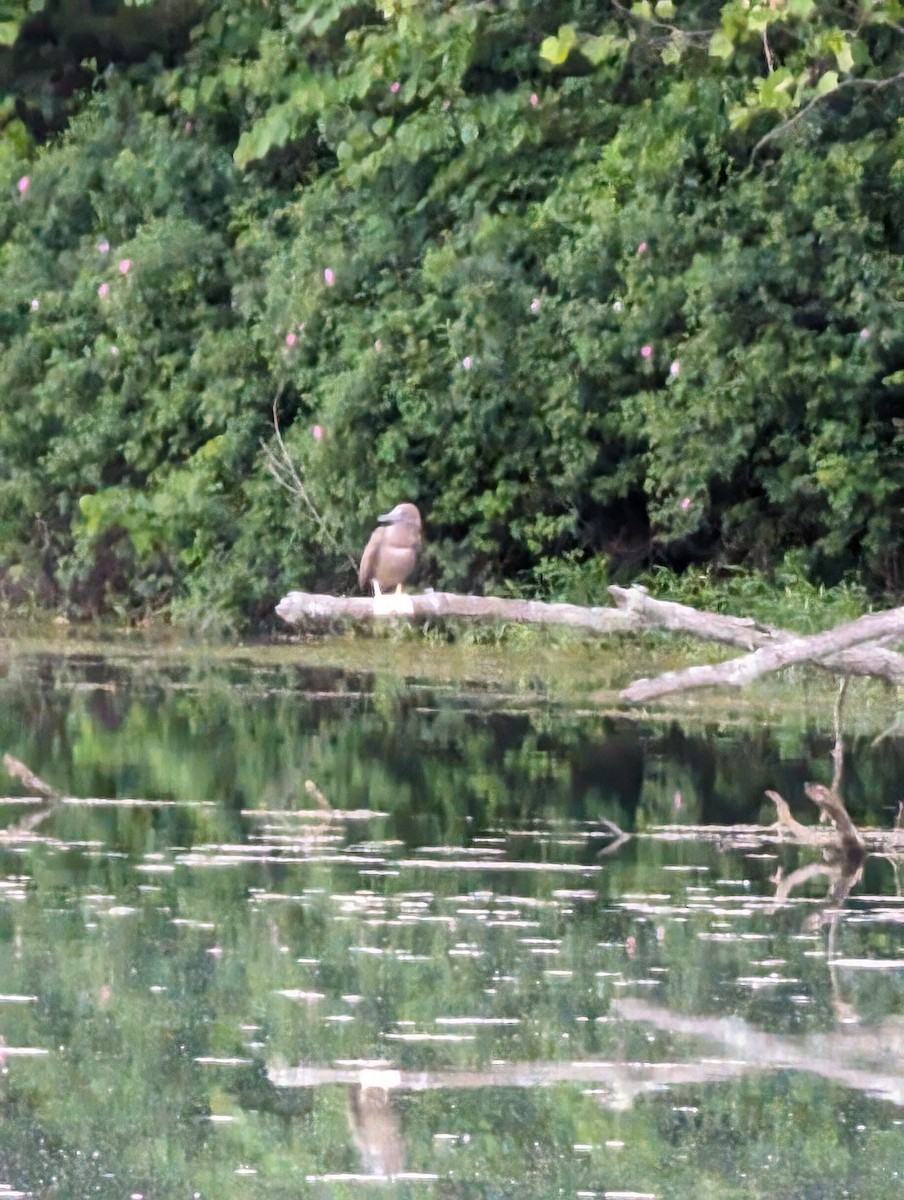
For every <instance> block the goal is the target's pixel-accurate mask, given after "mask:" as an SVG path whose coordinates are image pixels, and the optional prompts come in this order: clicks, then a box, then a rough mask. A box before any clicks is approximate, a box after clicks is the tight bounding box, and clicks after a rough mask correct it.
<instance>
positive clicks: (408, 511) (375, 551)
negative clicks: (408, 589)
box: [358, 501, 421, 596]
mask: <svg viewBox="0 0 904 1200" xmlns="http://www.w3.org/2000/svg"><path fill="white" fill-rule="evenodd" d="M377 520H378V521H379V522H380V524H379V525H378V526H377V528H376V529H375V530H374V531H373V533H372V534H371V535H370V538H369V540H368V542H367V545H366V546H365V547H364V553H363V554H362V555H361V565H360V567H359V568H358V585H359V586H360V588H361V589H362V591H364V590H366V589H367V588H368V587H371V588H373V593H374V595H375V596H379V595H381V594H382V593H383V592H386V591H390V590H391V589H392V588H395V589H396V590H397V591H399V592H400V591H401V590H402V584H403V583H404V582H405V581H406V580H407V579H408V578H409V576H410V575H411V573H412V572H413V571H414V568H415V566H416V565H417V556H418V552H419V550H420V548H421V514H420V513H419V512H418V510H417V505H415V504H409V503H408V502H407V501H406V502H405V503H403V504H397V505H396V506H395V508H393V509H391V510H390V511H389V512H388V513H383V515H382V516H380V517H377Z"/></svg>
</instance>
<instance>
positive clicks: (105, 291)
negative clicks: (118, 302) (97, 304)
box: [97, 283, 110, 300]
mask: <svg viewBox="0 0 904 1200" xmlns="http://www.w3.org/2000/svg"><path fill="white" fill-rule="evenodd" d="M97 294H98V296H100V298H101V300H106V298H107V296H109V294H110V285H109V283H102V284H101V285H100V287H99V288H98V289H97Z"/></svg>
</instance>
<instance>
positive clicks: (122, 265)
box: [119, 258, 132, 275]
mask: <svg viewBox="0 0 904 1200" xmlns="http://www.w3.org/2000/svg"><path fill="white" fill-rule="evenodd" d="M131 269H132V260H131V259H130V258H121V259H120V260H119V273H120V275H128V273H129V272H130V271H131Z"/></svg>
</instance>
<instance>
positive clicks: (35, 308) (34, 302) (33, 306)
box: [31, 298, 41, 312]
mask: <svg viewBox="0 0 904 1200" xmlns="http://www.w3.org/2000/svg"><path fill="white" fill-rule="evenodd" d="M40 307H41V301H40V300H38V299H37V298H35V299H34V300H32V302H31V311H32V312H37V311H38V309H39V308H40Z"/></svg>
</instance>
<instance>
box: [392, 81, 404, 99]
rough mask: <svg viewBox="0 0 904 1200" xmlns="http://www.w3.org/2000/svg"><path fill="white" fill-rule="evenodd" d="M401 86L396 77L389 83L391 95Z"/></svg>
mask: <svg viewBox="0 0 904 1200" xmlns="http://www.w3.org/2000/svg"><path fill="white" fill-rule="evenodd" d="M401 86H402V85H401V84H400V83H399V81H398V79H396V80H395V81H394V82H393V83H391V84H390V85H389V90H390V91H391V92H392V94H393V96H394V95H395V94H396V92H397V91H398V90H399V88H400V87H401Z"/></svg>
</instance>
